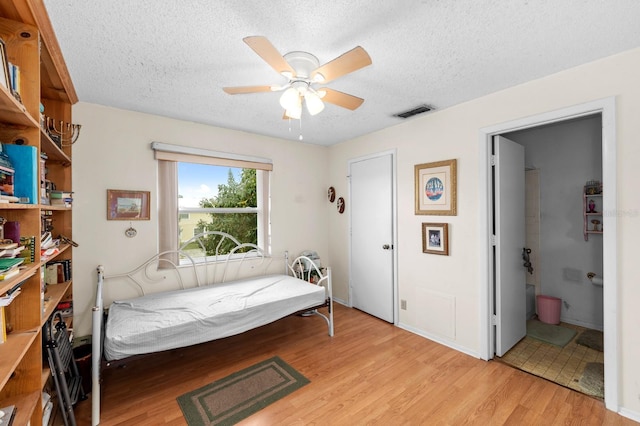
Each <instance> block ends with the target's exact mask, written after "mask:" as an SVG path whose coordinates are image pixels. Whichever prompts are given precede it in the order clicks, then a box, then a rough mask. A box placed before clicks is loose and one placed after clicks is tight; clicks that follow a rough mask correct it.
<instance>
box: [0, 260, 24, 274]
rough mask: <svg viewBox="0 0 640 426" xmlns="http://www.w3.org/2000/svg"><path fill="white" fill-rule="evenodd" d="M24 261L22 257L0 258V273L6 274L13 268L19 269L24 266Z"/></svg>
mask: <svg viewBox="0 0 640 426" xmlns="http://www.w3.org/2000/svg"><path fill="white" fill-rule="evenodd" d="M23 262H24V259H23V258H21V257H3V258H0V273H1V272H6V271H8V270H9V269H11V268H14V267H17V266H18V265H20V264H22V263H23Z"/></svg>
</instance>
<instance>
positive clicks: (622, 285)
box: [329, 49, 640, 416]
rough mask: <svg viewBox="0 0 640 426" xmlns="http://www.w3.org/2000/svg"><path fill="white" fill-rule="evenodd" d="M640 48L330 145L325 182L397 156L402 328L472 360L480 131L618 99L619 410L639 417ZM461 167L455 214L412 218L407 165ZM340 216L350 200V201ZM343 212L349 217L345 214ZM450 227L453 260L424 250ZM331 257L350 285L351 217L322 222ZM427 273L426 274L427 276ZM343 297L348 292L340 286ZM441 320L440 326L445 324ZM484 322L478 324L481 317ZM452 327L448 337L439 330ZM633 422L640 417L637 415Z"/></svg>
mask: <svg viewBox="0 0 640 426" xmlns="http://www.w3.org/2000/svg"><path fill="white" fill-rule="evenodd" d="M639 74H640V49H635V50H632V51H629V52H625V53H623V54H619V55H615V56H612V57H610V58H606V59H604V60H600V61H597V62H593V63H590V64H587V65H584V66H581V67H577V68H574V69H571V70H568V71H565V72H561V73H558V74H554V75H552V76H548V77H546V78H543V79H539V80H535V81H531V82H528V83H526V84H523V85H520V86H516V87H513V88H510V89H507V90H503V91H500V92H496V93H494V94H491V95H489V96H485V97H482V98H479V99H476V100H473V101H470V102H467V103H464V104H461V105H458V106H455V107H452V108H449V109H445V110H442V111H436V112H434V113H431V114H429V115H426V116H423V117H416V118H414V119H411V120H408V121H407V122H405V123H403V124H400V125H398V126H395V127H392V128H388V129H385V130H382V131H379V132H375V133H373V134H369V135H366V136H363V137H360V138H357V139H354V140H352V141H348V142H345V143H342V144H338V145H335V146H332V147H330V155H329V161H330V163H329V164H330V177H329V182H330V184H331V185H334V186H335V187H336V188H337V189H338V192H340V193H346V187H347V181H346V177H345V176H346V174H345V170H346V164H347V161H348V160H349V159H350V158H354V157H359V156H363V155H367V154H370V153H374V152H378V151H383V150H388V149H392V148H396V149H397V153H398V155H397V165H398V175H397V176H398V188H397V191H398V246H397V250H398V259H399V260H398V262H399V264H398V281H399V282H398V285H399V297H400V299H406V300H407V301H408V304H407V310H406V311H405V310H401V311H400V322H401V323H402V324H403V325H404V326H407V327H408V328H411V329H414V330H416V331H418V332H420V333H422V334H424V335H427V336H432V337H433V338H436V339H438V340H440V341H442V342H444V343H446V344H449V345H450V346H452V347H456V348H459V349H461V350H464V351H465V352H468V353H471V354H478V353H479V351H480V348H481V342H480V338H481V336H480V320H481V319H480V317H479V315H480V309H481V306H482V304H484V303H485V301H484V300H485V299H484V297H485V295H484V294H480V292H479V285H480V284H479V279H478V274H479V255H478V252H477V249H478V247H479V246H480V241H478V239H479V226H480V213H479V206H480V203H479V200H478V195H477V193H478V188H479V184H478V179H479V176H480V169H479V151H480V145H479V137H478V135H479V131H480V129H482V128H486V127H489V126H495V125H498V124H501V123H505V122H508V121H512V120H516V119H521V118H524V117H528V116H532V115H537V114H542V113H545V112H548V111H553V110H557V109H561V108H566V107H569V106H573V105H577V104H582V103H585V102H589V101H593V100H595V99H601V98H606V97H609V96H615V97H616V113H617V126H616V132H617V164H618V171H617V179H618V194H617V196H618V198H617V200H618V206H617V210H616V212H611V214H617V215H618V234H617V239H618V253H619V256H618V282H617V283H610V285H618V287H619V293H620V300H619V301H618V311H617V312H618V314H617V316H618V318H619V324H620V326H619V329H618V332H619V335H620V345H621V347H620V348H619V354H620V357H619V365H620V366H621V367H622V370H623V373H622V374H621V375H620V379H619V380H620V396H619V402H620V405H621V406H622V407H623V408H624V409H625V410H629V411H631V412H635V413H640V385H639V384H638V380H637V378H638V377H640V365H638V363H637V354H638V353H639V352H640V334H639V333H637V325H638V324H640V310H639V309H638V308H637V307H636V304H637V301H638V300H640V286H638V285H637V277H636V276H637V271H636V268H635V266H636V264H637V257H638V254H639V253H640V250H639V249H638V244H637V242H638V241H640V220H639V217H640V214H639V212H640V210H639V206H640V191H638V190H637V184H636V183H637V182H638V181H639V180H640V168H639V167H638V164H640V144H639V143H638V142H637V139H638V135H640V120H638V117H640V84H639V83H638V78H637V76H638V75H639ZM452 158H456V159H457V160H458V215H457V216H439V217H438V216H417V215H415V214H414V207H413V206H414V199H413V198H414V176H413V166H414V165H415V164H418V163H426V162H432V161H439V160H447V159H452ZM346 205H347V209H348V208H349V202H348V200H347V204H346ZM347 213H348V212H347ZM422 222H447V223H449V224H450V233H451V236H450V237H451V239H452V240H451V255H450V256H448V257H443V256H434V255H429V254H424V253H422V249H421V241H420V238H421V235H420V224H421V223H422ZM329 225H330V233H331V235H332V238H331V240H330V247H329V251H330V253H331V262H332V264H333V265H334V266H335V268H334V276H335V277H336V280H335V281H336V282H339V283H348V273H347V272H348V271H347V266H348V261H347V255H348V252H347V248H348V232H347V231H348V229H347V226H348V214H344V215H342V216H337V215H331V216H330V218H329ZM425 271H429V273H428V274H427V273H425ZM338 292H340V293H341V294H348V287H345V288H342V289H338ZM443 296H446V297H449V298H453V299H454V300H455V308H454V310H455V312H454V314H453V315H452V317H451V318H452V319H451V320H450V321H452V322H453V324H448V325H446V326H445V327H442V325H438V324H435V322H436V321H427V320H425V318H426V317H427V316H428V315H427V314H426V313H427V312H432V311H433V310H434V309H438V302H439V301H440V300H442V297H443ZM447 320H448V319H447V318H442V319H441V321H447ZM482 320H483V321H484V320H485V319H482ZM443 328H444V329H453V330H454V337H453V338H450V337H447V336H444V335H443V334H441V333H440V332H439V330H442V329H443ZM637 415H639V416H640V414H637Z"/></svg>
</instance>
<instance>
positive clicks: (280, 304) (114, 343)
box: [104, 275, 326, 361]
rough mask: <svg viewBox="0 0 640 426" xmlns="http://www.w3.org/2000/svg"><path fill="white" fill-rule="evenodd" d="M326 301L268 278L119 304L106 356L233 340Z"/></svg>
mask: <svg viewBox="0 0 640 426" xmlns="http://www.w3.org/2000/svg"><path fill="white" fill-rule="evenodd" d="M325 300H326V295H325V288H324V287H322V286H317V285H314V284H310V283H308V282H306V281H303V280H300V279H297V278H294V277H291V276H287V275H269V276H263V277H256V278H250V279H244V280H239V281H233V282H229V283H222V284H214V285H210V286H205V287H199V288H193V289H187V290H179V291H172V292H164V293H157V294H150V295H146V296H142V297H138V298H135V299H129V300H122V301H115V302H113V303H112V304H111V306H110V308H109V315H108V317H107V322H106V329H105V337H104V356H105V358H106V359H107V360H109V361H113V360H118V359H123V358H126V357H129V356H132V355H139V354H146V353H153V352H159V351H164V350H168V349H175V348H180V347H185V346H189V345H194V344H198V343H203V342H208V341H210V340H215V339H220V338H223V337H228V336H232V335H235V334H239V333H243V332H245V331H247V330H251V329H253V328H256V327H259V326H261V325H265V324H268V323H271V322H273V321H276V320H278V319H280V318H283V317H285V316H287V315H290V314H293V313H295V312H298V311H301V310H304V309H309V308H311V307H314V306H319V305H322V304H323V303H324V302H325Z"/></svg>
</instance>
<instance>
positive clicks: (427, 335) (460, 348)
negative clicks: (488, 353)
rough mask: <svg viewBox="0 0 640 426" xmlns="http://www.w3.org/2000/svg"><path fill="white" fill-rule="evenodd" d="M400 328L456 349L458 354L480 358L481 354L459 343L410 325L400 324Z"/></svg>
mask: <svg viewBox="0 0 640 426" xmlns="http://www.w3.org/2000/svg"><path fill="white" fill-rule="evenodd" d="M398 327H399V328H402V329H403V330H407V331H409V332H411V333H413V334H417V335H418V336H421V337H424V338H425V339H429V340H431V341H434V342H436V343H438V344H441V345H443V346H446V347H448V348H451V349H454V350H456V351H458V352H462V353H464V354H467V355H469V356H472V357H474V358H480V354H479V353H478V352H477V351H472V350H470V349H469V348H466V347H464V346H460V345H458V344H457V343H455V342H452V341H450V340H448V339H443V338H442V337H440V336H436V335H433V334H430V333H425V332H424V331H422V330H418V329H416V328H413V327H411V326H408V325H406V324H402V323H399V324H398Z"/></svg>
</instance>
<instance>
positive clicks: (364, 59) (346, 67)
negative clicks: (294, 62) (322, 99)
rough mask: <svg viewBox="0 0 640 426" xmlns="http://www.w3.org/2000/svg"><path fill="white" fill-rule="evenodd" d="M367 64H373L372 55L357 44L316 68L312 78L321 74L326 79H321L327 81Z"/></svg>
mask: <svg viewBox="0 0 640 426" xmlns="http://www.w3.org/2000/svg"><path fill="white" fill-rule="evenodd" d="M367 65H371V57H369V54H368V53H367V51H366V50H364V49H363V48H362V47H360V46H357V47H354V48H353V49H351V50H350V51H348V52H346V53H343V54H342V55H340V56H338V57H337V58H335V59H334V60H332V61H330V62H327V63H326V64H324V65H322V66H320V67H319V68H317V69H315V70H314V71H313V72H312V73H311V78H312V79H315V77H316V75H317V74H320V75H321V76H322V77H324V79H320V80H319V81H320V82H323V83H326V82H329V81H331V80H335V79H336V78H338V77H342V76H343V75H345V74H349V73H350V72H354V71H356V70H359V69H360V68H364V67H366V66H367ZM318 77H319V76H318ZM316 81H318V80H316Z"/></svg>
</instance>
